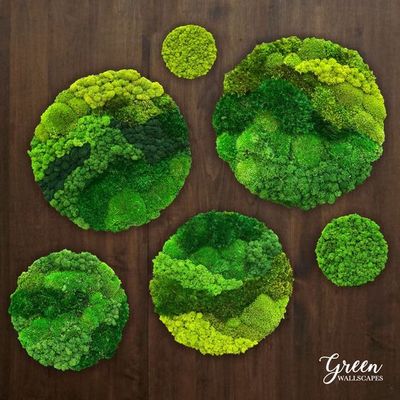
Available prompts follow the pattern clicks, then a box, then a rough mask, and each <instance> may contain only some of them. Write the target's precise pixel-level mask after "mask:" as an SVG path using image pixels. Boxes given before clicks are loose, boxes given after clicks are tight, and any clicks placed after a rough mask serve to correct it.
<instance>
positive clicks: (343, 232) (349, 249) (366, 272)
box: [315, 214, 388, 286]
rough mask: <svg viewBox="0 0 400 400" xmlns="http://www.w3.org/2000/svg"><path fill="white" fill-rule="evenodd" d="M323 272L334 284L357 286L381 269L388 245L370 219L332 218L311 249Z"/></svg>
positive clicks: (385, 259) (370, 279) (372, 277)
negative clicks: (314, 246) (314, 248)
mask: <svg viewBox="0 0 400 400" xmlns="http://www.w3.org/2000/svg"><path fill="white" fill-rule="evenodd" d="M315 252H316V254H317V261H318V265H319V267H320V269H321V270H322V272H323V273H324V275H325V276H326V277H327V278H328V279H329V280H330V281H331V282H333V283H334V284H335V285H337V286H360V285H364V284H365V283H368V282H371V281H373V280H374V279H375V278H376V277H377V276H378V275H379V274H380V273H381V272H382V271H383V269H384V268H385V264H386V261H387V255H388V245H387V243H386V240H385V238H384V236H383V234H382V232H381V231H380V228H379V225H377V224H376V223H375V222H374V221H372V220H370V219H368V218H365V217H361V216H360V215H358V214H350V215H346V216H343V217H339V218H336V219H333V220H332V221H331V222H329V224H328V225H326V227H325V228H324V230H323V231H322V234H321V237H320V238H319V240H318V243H317V247H316V250H315Z"/></svg>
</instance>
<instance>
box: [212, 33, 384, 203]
mask: <svg viewBox="0 0 400 400" xmlns="http://www.w3.org/2000/svg"><path fill="white" fill-rule="evenodd" d="M385 117H386V110H385V106H384V101H383V97H382V95H381V93H380V91H379V88H378V86H377V84H376V82H375V76H374V74H373V73H372V71H371V70H370V69H369V67H368V65H367V64H366V63H365V62H364V61H363V59H362V58H361V56H360V55H359V54H358V52H357V51H355V50H349V49H346V48H344V47H341V46H339V45H338V44H335V43H332V42H330V41H328V40H323V39H316V38H307V39H304V40H301V39H299V38H298V37H289V38H284V39H280V40H277V41H275V42H271V43H263V44H260V45H258V46H256V47H255V49H254V50H253V51H252V52H251V53H250V54H249V55H248V56H247V57H246V58H245V59H244V60H242V61H241V62H240V63H239V64H238V65H237V66H236V67H235V68H234V69H233V70H232V71H230V72H228V73H227V74H226V75H225V79H224V93H223V96H222V97H221V99H220V100H219V101H218V103H217V106H216V109H215V112H214V115H213V125H214V128H215V130H216V132H217V151H218V154H219V156H220V157H221V158H222V159H223V160H225V161H226V162H227V163H228V164H229V165H230V167H231V168H232V170H233V172H234V174H235V176H236V178H237V179H238V181H239V182H240V183H242V184H243V185H245V186H246V187H247V188H248V189H249V190H250V191H251V192H252V193H254V194H256V195H258V196H259V197H261V198H262V199H265V200H271V201H273V202H276V203H280V204H284V205H286V206H289V207H299V208H301V209H304V210H308V209H311V208H313V207H316V206H317V205H319V204H324V203H330V204H331V203H334V202H335V200H336V199H337V198H338V197H339V196H341V195H342V194H343V193H346V192H349V191H350V190H353V189H354V188H355V187H356V186H357V185H359V184H361V183H362V182H364V181H365V179H366V178H367V177H368V176H369V175H370V173H371V168H372V165H371V164H372V163H373V162H374V161H375V160H377V159H378V158H379V157H380V156H381V154H382V143H383V141H384V119H385Z"/></svg>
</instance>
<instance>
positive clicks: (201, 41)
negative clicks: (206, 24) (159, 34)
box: [161, 25, 217, 79]
mask: <svg viewBox="0 0 400 400" xmlns="http://www.w3.org/2000/svg"><path fill="white" fill-rule="evenodd" d="M161 55H162V58H163V60H164V62H165V65H166V66H167V68H168V69H169V70H170V71H171V72H172V73H173V74H174V75H176V76H178V77H180V78H185V79H194V78H197V77H199V76H202V75H205V74H207V72H208V71H209V70H210V69H211V67H212V66H213V65H214V62H215V59H216V58H217V47H216V45H215V40H214V37H213V35H212V34H211V33H210V32H208V31H207V30H206V29H205V28H203V27H202V26H199V25H183V26H178V27H177V28H175V29H173V30H172V31H171V32H170V33H168V35H167V36H166V38H165V39H164V42H163V44H162V49H161Z"/></svg>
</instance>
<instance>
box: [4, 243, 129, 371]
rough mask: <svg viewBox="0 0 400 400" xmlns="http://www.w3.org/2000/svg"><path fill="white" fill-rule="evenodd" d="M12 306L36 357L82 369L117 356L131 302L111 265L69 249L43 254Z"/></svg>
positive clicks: (22, 340) (27, 274)
mask: <svg viewBox="0 0 400 400" xmlns="http://www.w3.org/2000/svg"><path fill="white" fill-rule="evenodd" d="M8 311H9V313H10V315H11V321H12V324H13V325H14V328H15V329H16V331H17V332H18V339H19V341H20V343H21V345H22V347H23V348H24V349H25V350H26V351H27V353H28V354H29V355H30V356H31V357H32V358H34V359H35V360H36V361H38V362H39V363H40V364H42V365H44V366H46V367H47V366H51V367H54V368H56V369H59V370H63V371H65V370H74V371H80V370H82V369H84V368H87V367H90V366H92V365H94V364H96V363H97V362H98V361H99V360H102V359H107V358H111V357H112V356H113V355H114V353H115V351H116V349H117V347H118V344H119V342H120V340H121V336H122V330H123V328H124V326H125V324H126V322H127V320H128V314H129V307H128V302H127V297H126V294H125V292H124V289H123V288H122V287H121V282H120V280H119V279H118V277H117V276H116V275H115V273H114V271H113V270H112V269H111V268H110V267H109V266H108V265H106V264H105V263H103V262H101V261H100V260H99V259H98V258H97V257H95V256H94V255H92V254H90V253H79V254H78V253H73V252H72V251H69V250H63V251H60V252H57V253H51V254H49V255H48V256H46V257H42V258H39V259H38V260H36V261H35V262H34V263H33V264H32V265H31V266H30V267H29V268H28V271H27V272H23V273H22V274H21V275H20V277H19V278H18V285H17V289H16V290H15V292H14V293H13V294H12V295H11V304H10V307H9V310H8Z"/></svg>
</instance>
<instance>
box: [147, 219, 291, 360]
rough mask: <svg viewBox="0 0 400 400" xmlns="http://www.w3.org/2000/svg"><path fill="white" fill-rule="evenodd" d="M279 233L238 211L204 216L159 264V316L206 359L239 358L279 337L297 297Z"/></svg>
mask: <svg viewBox="0 0 400 400" xmlns="http://www.w3.org/2000/svg"><path fill="white" fill-rule="evenodd" d="M292 283H293V277H292V268H291V266H290V263H289V260H288V258H287V256H286V255H285V253H284V252H283V250H282V246H281V244H280V242H279V239H278V237H277V235H276V234H275V233H274V232H273V231H272V230H271V229H268V228H267V226H266V225H265V224H263V223H262V222H260V221H258V220H257V219H255V218H250V217H247V216H244V215H241V214H238V213H235V212H216V211H211V212H208V213H204V214H198V215H196V216H195V217H193V218H191V219H190V220H189V221H187V222H186V223H185V224H184V225H182V226H181V227H180V228H179V229H178V230H177V232H176V233H175V234H174V235H172V236H171V238H170V239H169V240H168V241H167V242H165V244H164V247H163V249H162V251H161V252H160V253H159V254H158V255H157V256H156V258H155V259H154V260H153V279H152V280H151V282H150V292H151V296H152V299H153V303H154V307H155V311H156V313H157V314H159V316H160V320H161V321H162V322H163V323H164V325H165V326H166V327H167V329H168V330H169V332H170V333H171V334H172V335H173V336H174V338H175V340H176V341H177V342H179V343H181V344H183V345H185V346H188V347H192V348H194V349H196V350H198V351H200V352H201V353H202V354H210V355H222V354H239V353H243V352H245V351H246V350H248V349H249V348H251V347H253V346H255V345H256V344H257V343H258V342H260V341H261V340H262V339H264V338H265V337H266V336H268V335H269V334H271V333H272V332H273V331H274V330H275V328H276V327H277V326H278V325H279V323H280V322H281V320H282V319H283V318H284V315H285V311H286V306H287V304H288V302H289V298H290V295H291V293H292Z"/></svg>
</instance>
